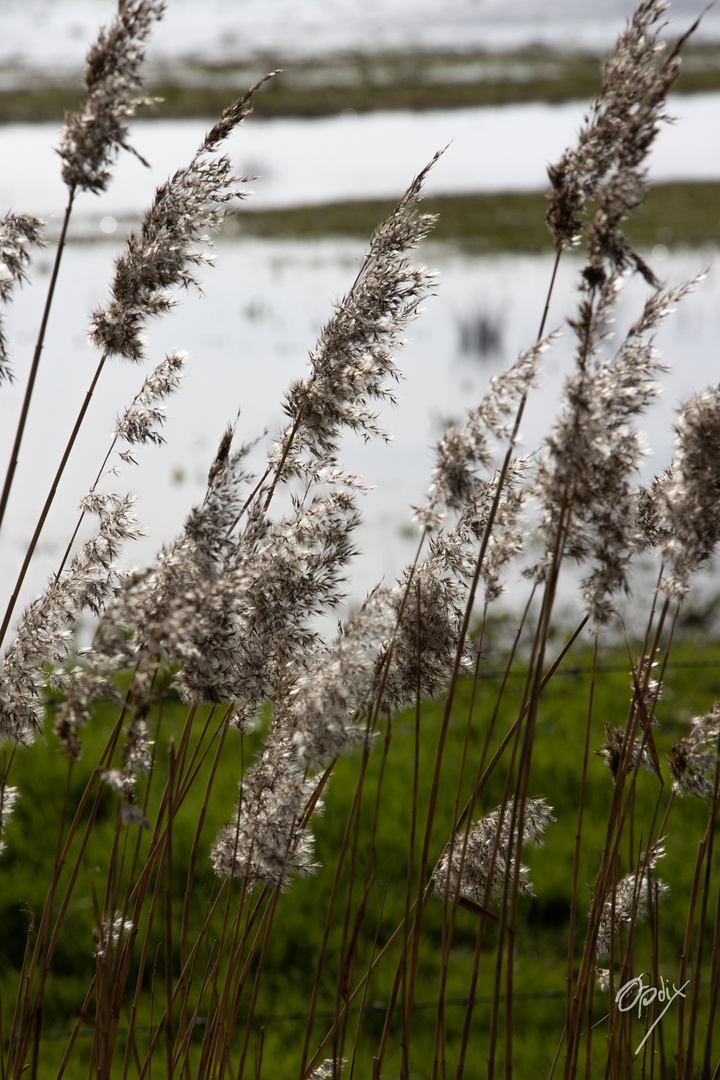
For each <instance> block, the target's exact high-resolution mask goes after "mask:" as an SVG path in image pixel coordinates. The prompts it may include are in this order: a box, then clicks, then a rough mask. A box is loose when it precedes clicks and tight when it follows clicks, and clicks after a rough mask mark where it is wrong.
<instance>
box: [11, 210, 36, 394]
mask: <svg viewBox="0 0 720 1080" xmlns="http://www.w3.org/2000/svg"><path fill="white" fill-rule="evenodd" d="M44 225H45V222H44V221H42V220H41V219H40V218H38V217H35V216H34V215H33V214H13V213H7V214H6V215H5V217H4V218H3V219H2V221H0V304H2V305H5V304H9V303H10V301H11V299H12V294H13V291H14V290H15V289H16V288H17V286H19V285H21V284H22V283H23V281H25V280H26V277H27V268H28V265H29V263H30V250H29V249H30V248H31V247H33V246H35V247H41V246H43V245H44V243H45V241H44V239H43V236H42V229H43V226H44ZM12 379H13V371H12V363H11V359H10V356H9V355H8V351H7V342H6V340H5V335H4V333H3V319H2V315H1V314H0V385H2V383H3V381H5V380H7V381H8V382H12Z"/></svg>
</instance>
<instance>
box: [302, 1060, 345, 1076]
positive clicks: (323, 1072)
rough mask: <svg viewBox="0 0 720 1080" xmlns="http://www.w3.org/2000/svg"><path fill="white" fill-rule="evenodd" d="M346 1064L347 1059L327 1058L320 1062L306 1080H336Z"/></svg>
mask: <svg viewBox="0 0 720 1080" xmlns="http://www.w3.org/2000/svg"><path fill="white" fill-rule="evenodd" d="M346 1064H347V1058H327V1060H326V1061H323V1062H321V1063H320V1064H319V1065H318V1067H317V1069H313V1071H312V1072H311V1073H310V1075H309V1076H308V1080H337V1077H339V1076H340V1075H341V1074H342V1070H343V1065H346Z"/></svg>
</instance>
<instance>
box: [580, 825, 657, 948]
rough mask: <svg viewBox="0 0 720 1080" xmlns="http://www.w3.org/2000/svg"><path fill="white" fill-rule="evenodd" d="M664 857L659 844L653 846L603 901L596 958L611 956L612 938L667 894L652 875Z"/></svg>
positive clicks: (645, 914)
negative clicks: (649, 905)
mask: <svg viewBox="0 0 720 1080" xmlns="http://www.w3.org/2000/svg"><path fill="white" fill-rule="evenodd" d="M664 856H665V848H664V847H663V845H662V843H661V842H659V841H658V843H656V844H653V845H652V847H651V848H649V849H648V850H647V851H646V852H644V853H643V854H642V856H641V857H640V860H639V862H638V865H637V867H636V868H635V870H632V871H631V872H630V873H629V874H626V875H625V877H623V878H621V879H620V881H619V882H618V883H617V885H616V886H615V889H611V890H610V892H609V893H608V895H607V896H606V897H605V902H604V904H603V909H602V914H601V916H600V926H599V929H598V938H597V955H598V956H610V955H611V954H612V947H613V945H612V943H613V937H614V936H615V935H616V934H618V933H620V931H621V930H622V929H628V928H629V927H631V926H633V925H634V924H635V923H636V922H637V921H638V920H639V919H642V918H644V917H646V916H647V909H648V904H656V903H658V902H659V901H660V900H662V899H663V898H664V897H665V896H667V894H668V892H669V891H670V890H669V888H668V886H667V885H666V883H665V882H664V881H661V880H660V878H657V877H655V875H654V873H653V871H654V869H655V866H656V864H657V863H658V861H659V860H660V859H662V858H664Z"/></svg>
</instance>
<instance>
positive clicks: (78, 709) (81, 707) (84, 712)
mask: <svg viewBox="0 0 720 1080" xmlns="http://www.w3.org/2000/svg"><path fill="white" fill-rule="evenodd" d="M88 652H89V650H80V652H79V653H78V656H77V659H78V660H79V661H80V662H79V663H76V664H75V665H74V666H73V667H71V668H69V669H68V670H64V669H63V668H60V669H59V670H57V671H54V672H53V674H52V678H51V683H52V686H53V687H54V688H56V689H59V690H61V691H62V695H63V700H62V703H61V705H60V707H59V708H58V710H57V712H56V714H55V722H54V723H53V734H54V735H56V736H57V738H58V739H59V740H60V746H61V748H62V750H63V753H64V754H65V755H66V757H67V758H68V760H69V761H71V762H73V763H74V762H77V761H80V759H81V757H82V741H81V738H80V734H79V731H78V729H79V728H82V727H85V726H86V724H87V723H88V721H89V719H90V709H91V706H92V705H93V703H94V702H96V701H98V700H99V699H100V698H101V697H108V696H109V697H112V698H114V697H117V688H116V687H114V686H113V684H112V681H111V677H112V675H114V674H115V673H116V672H117V671H119V670H120V669H121V668H123V667H125V666H127V665H126V664H125V663H123V661H124V659H125V657H124V656H123V654H122V653H118V652H116V653H113V654H112V656H111V657H109V658H108V659H109V661H110V662H109V663H106V664H105V665H104V668H103V670H102V671H100V670H98V669H97V668H96V667H91V666H90V665H89V664H87V663H86V662H83V660H84V655H83V654H87V653H88Z"/></svg>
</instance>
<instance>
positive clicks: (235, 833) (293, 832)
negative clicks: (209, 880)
mask: <svg viewBox="0 0 720 1080" xmlns="http://www.w3.org/2000/svg"><path fill="white" fill-rule="evenodd" d="M314 788H315V782H314V781H313V780H312V779H310V778H308V777H307V776H306V775H305V773H304V771H303V770H301V769H300V768H299V767H298V764H297V756H296V753H295V749H294V747H293V746H292V745H291V744H289V743H288V742H287V741H285V740H283V739H273V738H272V737H271V738H270V739H268V740H267V742H266V743H265V747H264V748H263V751H262V754H261V757H260V759H259V760H258V761H257V762H255V764H254V765H251V766H250V768H249V769H248V770H247V772H246V773H245V775H244V777H243V779H242V782H241V790H240V800H239V802H238V805H237V807H236V811H235V815H234V819H233V820H232V821H231V822H228V824H227V825H224V826H223V827H222V828H221V829H220V832H219V833H218V835H217V838H216V840H215V843H214V844H213V847H212V851H211V858H212V861H213V866H214V868H215V873H216V874H217V875H218V877H233V878H235V877H243V878H249V879H250V880H252V881H261V882H263V884H265V885H270V886H272V887H278V886H279V887H281V888H282V889H283V890H287V889H289V888H290V885H291V884H292V877H293V875H295V874H300V875H307V874H311V873H314V872H315V870H316V869H317V863H315V862H314V844H313V838H312V834H311V833H310V832H309V830H308V829H303V828H302V827H301V826H302V822H303V819H304V816H305V813H306V810H307V807H308V804H309V801H310V798H311V796H312V794H313V791H314ZM320 809H321V807H320V804H318V805H317V806H316V807H315V810H316V812H317V811H319V810H320Z"/></svg>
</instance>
